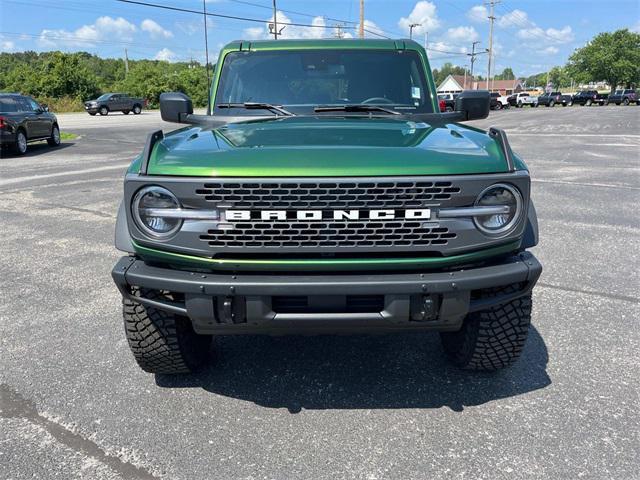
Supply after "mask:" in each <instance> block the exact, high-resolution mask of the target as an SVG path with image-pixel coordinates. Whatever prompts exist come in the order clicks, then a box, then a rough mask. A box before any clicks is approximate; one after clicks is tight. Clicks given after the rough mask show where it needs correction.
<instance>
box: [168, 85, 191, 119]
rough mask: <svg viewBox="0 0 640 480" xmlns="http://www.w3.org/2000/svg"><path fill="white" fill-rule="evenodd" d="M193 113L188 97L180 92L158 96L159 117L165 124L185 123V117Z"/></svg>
mask: <svg viewBox="0 0 640 480" xmlns="http://www.w3.org/2000/svg"><path fill="white" fill-rule="evenodd" d="M192 113H193V103H192V102H191V99H190V98H189V96H187V95H185V94H184V93H181V92H169V93H161V94H160V116H161V117H162V120H164V121H165V122H174V123H187V122H186V117H187V115H191V114H192Z"/></svg>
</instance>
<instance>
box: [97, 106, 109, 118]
mask: <svg viewBox="0 0 640 480" xmlns="http://www.w3.org/2000/svg"><path fill="white" fill-rule="evenodd" d="M98 113H99V114H100V115H103V116H104V115H109V109H108V108H107V107H100V110H98Z"/></svg>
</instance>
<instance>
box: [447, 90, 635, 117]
mask: <svg viewBox="0 0 640 480" xmlns="http://www.w3.org/2000/svg"><path fill="white" fill-rule="evenodd" d="M457 96H458V95H457V94H455V93H443V94H439V95H438V100H439V101H440V110H441V111H443V112H444V111H447V112H451V111H453V110H454V109H455V100H456V97H457ZM610 103H614V104H616V105H630V104H632V103H633V104H635V105H640V95H638V94H637V93H636V91H635V90H633V89H621V90H616V91H615V92H614V93H612V94H608V93H598V92H597V91H596V90H582V91H580V92H577V93H575V94H573V95H570V94H563V93H562V92H546V93H543V94H542V95H531V94H530V93H528V92H518V93H514V94H513V95H500V94H499V93H497V92H492V93H491V105H490V107H491V109H492V110H501V109H503V108H509V107H516V108H522V107H526V106H530V107H537V106H539V105H544V106H545V107H555V106H556V105H562V106H563V107H567V106H569V107H570V106H572V105H586V106H590V105H608V104H610Z"/></svg>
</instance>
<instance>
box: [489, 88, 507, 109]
mask: <svg viewBox="0 0 640 480" xmlns="http://www.w3.org/2000/svg"><path fill="white" fill-rule="evenodd" d="M489 107H490V108H491V110H502V109H503V108H509V97H507V96H506V95H500V94H499V93H498V92H491V103H490V104H489Z"/></svg>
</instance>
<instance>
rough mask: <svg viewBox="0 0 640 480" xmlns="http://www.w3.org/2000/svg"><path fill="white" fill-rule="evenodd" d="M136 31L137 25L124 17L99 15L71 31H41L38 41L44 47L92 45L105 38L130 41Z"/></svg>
mask: <svg viewBox="0 0 640 480" xmlns="http://www.w3.org/2000/svg"><path fill="white" fill-rule="evenodd" d="M135 32H136V26H135V25H134V24H133V23H130V22H128V21H127V20H125V19H124V18H122V17H118V18H111V17H107V16H105V17H99V18H98V19H97V20H96V21H95V23H93V24H91V25H83V26H82V27H80V28H78V29H76V30H74V31H72V32H70V31H68V30H63V29H60V30H48V29H44V30H42V32H40V37H39V38H38V43H39V44H40V46H42V47H76V46H91V45H95V43H96V42H99V41H100V40H105V39H112V38H117V39H119V40H124V41H130V40H132V38H133V34H134V33H135Z"/></svg>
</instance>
